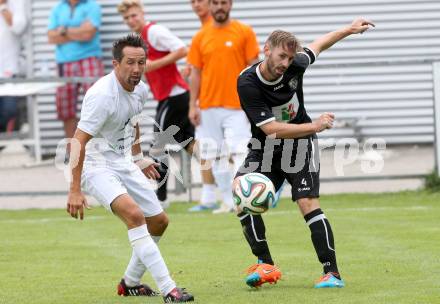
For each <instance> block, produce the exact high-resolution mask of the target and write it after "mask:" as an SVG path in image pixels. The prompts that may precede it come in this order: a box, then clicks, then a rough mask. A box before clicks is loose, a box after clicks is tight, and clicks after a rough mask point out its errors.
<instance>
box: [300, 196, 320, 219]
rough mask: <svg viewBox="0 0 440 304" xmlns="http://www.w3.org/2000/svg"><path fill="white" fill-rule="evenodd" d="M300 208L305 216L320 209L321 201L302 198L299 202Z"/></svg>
mask: <svg viewBox="0 0 440 304" xmlns="http://www.w3.org/2000/svg"><path fill="white" fill-rule="evenodd" d="M298 206H299V208H300V209H301V212H302V214H303V215H306V214H308V213H310V212H312V211H313V210H316V209H318V208H319V200H318V199H317V198H301V199H299V200H298Z"/></svg>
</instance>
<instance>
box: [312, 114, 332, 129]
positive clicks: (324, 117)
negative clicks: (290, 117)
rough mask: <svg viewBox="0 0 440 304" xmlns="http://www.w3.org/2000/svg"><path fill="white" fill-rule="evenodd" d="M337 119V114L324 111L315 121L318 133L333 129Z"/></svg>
mask: <svg viewBox="0 0 440 304" xmlns="http://www.w3.org/2000/svg"><path fill="white" fill-rule="evenodd" d="M334 121H335V114H333V113H324V114H321V116H319V118H318V119H316V120H315V121H314V122H313V123H314V124H315V130H316V133H319V132H322V131H324V130H325V129H331V128H332V127H333V122H334Z"/></svg>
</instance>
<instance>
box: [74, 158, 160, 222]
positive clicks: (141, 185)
mask: <svg viewBox="0 0 440 304" xmlns="http://www.w3.org/2000/svg"><path fill="white" fill-rule="evenodd" d="M81 186H82V189H83V191H84V192H86V193H88V194H90V195H92V196H93V197H95V198H96V200H97V201H98V202H99V203H100V204H101V205H103V206H104V207H105V208H106V209H108V210H109V211H112V209H111V204H112V203H113V201H114V200H115V199H116V198H117V197H118V196H120V195H122V194H126V193H128V194H129V195H130V196H131V197H132V198H133V199H134V201H135V202H136V203H137V204H138V206H139V207H140V208H141V210H142V212H143V214H144V216H145V217H151V216H155V215H158V214H160V213H161V212H162V211H163V209H162V206H161V205H160V203H159V201H158V199H157V196H156V193H155V192H154V188H153V187H154V186H153V184H152V183H151V181H149V180H148V179H147V178H146V177H145V175H144V174H143V173H142V171H141V170H140V169H139V167H138V166H137V165H136V164H134V163H132V162H130V161H126V162H124V165H122V164H118V166H114V167H112V166H100V167H91V166H90V167H89V166H87V165H86V164H85V165H84V170H83V174H82V183H81Z"/></svg>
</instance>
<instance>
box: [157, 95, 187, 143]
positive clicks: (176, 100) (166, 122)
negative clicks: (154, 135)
mask: <svg viewBox="0 0 440 304" xmlns="http://www.w3.org/2000/svg"><path fill="white" fill-rule="evenodd" d="M188 112H189V92H185V93H183V94H179V95H176V96H171V97H168V98H167V99H165V100H162V101H160V102H159V103H158V105H157V108H156V117H155V119H156V123H157V124H155V125H154V132H159V127H160V129H161V130H160V131H165V130H166V129H167V128H168V127H169V126H172V125H175V126H177V127H179V131H178V132H177V133H176V134H175V135H174V139H175V140H176V141H177V142H178V143H181V142H184V141H185V140H187V139H189V138H192V139H194V126H193V125H192V124H191V122H190V120H189V118H188ZM170 144H171V143H170Z"/></svg>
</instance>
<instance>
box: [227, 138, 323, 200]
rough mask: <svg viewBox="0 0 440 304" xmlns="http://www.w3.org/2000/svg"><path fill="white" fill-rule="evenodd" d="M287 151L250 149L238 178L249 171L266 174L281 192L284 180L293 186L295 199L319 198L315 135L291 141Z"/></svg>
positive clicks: (293, 197)
mask: <svg viewBox="0 0 440 304" xmlns="http://www.w3.org/2000/svg"><path fill="white" fill-rule="evenodd" d="M288 144H290V147H289V148H286V146H287V145H286V144H285V145H284V149H283V150H284V151H282V152H281V151H275V152H274V153H272V152H270V151H262V150H250V152H249V153H248V155H247V156H246V159H245V161H244V164H243V165H242V166H241V168H240V169H239V170H238V172H237V174H236V176H235V177H238V176H241V175H244V174H246V173H250V172H257V173H261V174H264V175H265V176H267V177H268V178H269V179H270V180H271V181H272V183H273V184H274V186H275V190H276V191H278V190H279V189H280V188H281V186H282V184H283V183H284V180H287V182H289V184H290V185H291V186H292V199H293V200H294V201H297V200H299V199H301V198H317V197H319V153H318V151H319V150H318V139H317V137H316V136H313V137H310V138H305V139H295V140H291V142H290V143H288Z"/></svg>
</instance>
